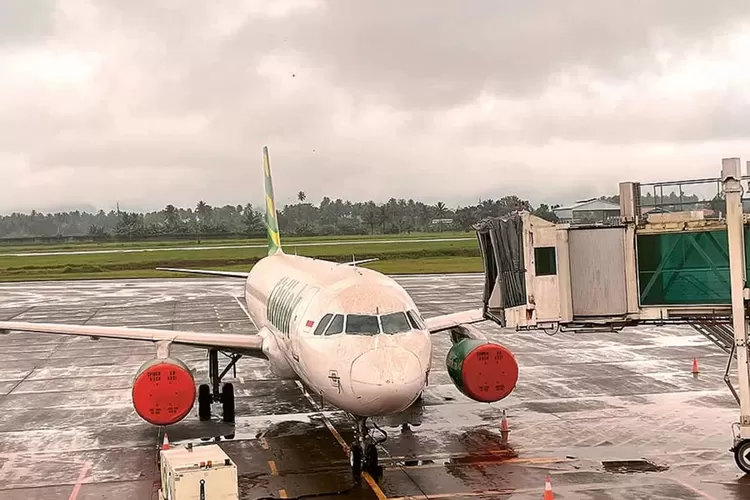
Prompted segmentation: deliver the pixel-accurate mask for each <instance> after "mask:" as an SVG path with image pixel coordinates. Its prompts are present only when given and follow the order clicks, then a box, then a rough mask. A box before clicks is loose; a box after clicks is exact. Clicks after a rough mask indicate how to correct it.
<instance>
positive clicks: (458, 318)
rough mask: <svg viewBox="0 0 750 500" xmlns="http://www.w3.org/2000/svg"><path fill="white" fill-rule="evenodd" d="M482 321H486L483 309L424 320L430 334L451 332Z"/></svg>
mask: <svg viewBox="0 0 750 500" xmlns="http://www.w3.org/2000/svg"><path fill="white" fill-rule="evenodd" d="M482 321H486V318H485V317H484V314H483V311H482V309H470V310H467V311H459V312H455V313H451V314H443V315H442V316H433V317H432V318H425V320H424V322H425V324H426V325H427V329H428V330H430V333H438V332H442V331H445V330H450V329H451V328H454V327H456V326H458V325H466V324H470V323H480V322H482Z"/></svg>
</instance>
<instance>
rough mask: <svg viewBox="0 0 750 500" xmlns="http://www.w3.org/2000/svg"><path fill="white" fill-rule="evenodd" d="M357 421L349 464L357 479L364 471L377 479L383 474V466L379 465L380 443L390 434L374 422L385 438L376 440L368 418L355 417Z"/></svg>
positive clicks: (357, 479) (356, 479)
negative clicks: (368, 423)
mask: <svg viewBox="0 0 750 500" xmlns="http://www.w3.org/2000/svg"><path fill="white" fill-rule="evenodd" d="M353 418H354V421H355V422H356V426H355V428H354V442H353V443H352V444H351V445H350V446H349V465H350V466H351V468H352V475H353V476H354V480H355V481H359V480H360V479H361V477H362V473H363V472H367V473H368V474H370V476H372V478H373V479H374V480H375V481H379V480H380V478H381V477H382V476H383V467H381V466H380V465H378V447H377V446H378V444H380V443H382V442H384V441H385V440H386V439H387V438H388V435H387V434H386V433H385V431H384V430H382V429H381V428H380V427H378V426H377V425H376V424H375V423H374V422H373V426H374V427H375V428H376V429H377V430H378V431H380V432H381V433H383V438H382V439H380V440H375V438H373V437H372V435H371V433H370V430H369V429H368V428H367V418H364V417H353Z"/></svg>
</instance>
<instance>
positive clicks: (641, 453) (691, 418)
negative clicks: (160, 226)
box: [0, 275, 750, 500]
mask: <svg viewBox="0 0 750 500" xmlns="http://www.w3.org/2000/svg"><path fill="white" fill-rule="evenodd" d="M397 280H398V281H400V282H401V283H402V284H403V285H404V287H405V288H406V289H407V291H409V292H410V293H411V294H412V296H413V297H414V299H415V301H416V303H417V304H418V306H419V307H420V310H421V312H422V314H423V315H424V316H425V317H429V316H433V315H437V314H445V313H450V312H454V311H457V310H461V309H465V308H474V307H478V306H479V305H480V304H481V293H482V276H481V275H451V276H404V277H398V278H397ZM241 293H242V282H241V281H239V282H238V281H237V280H223V279H212V278H208V279H185V278H179V279H172V280H162V279H150V280H120V281H71V282H33V283H5V284H0V319H2V320H9V319H15V320H19V321H37V322H42V321H45V322H64V323H74V324H82V323H88V324H98V325H124V326H132V327H135V326H144V327H145V326H150V327H157V328H165V329H173V328H179V329H189V330H194V331H206V332H209V331H210V332H217V331H220V332H232V333H254V332H255V328H254V327H253V325H252V324H251V322H250V321H249V320H248V319H247V317H246V316H245V314H244V313H243V311H242V309H241V308H240V305H239V304H238V303H237V301H236V300H235V298H234V297H235V296H239V295H241ZM479 328H480V329H481V330H482V331H483V332H484V333H485V334H487V335H488V336H489V337H490V338H491V339H493V340H496V341H498V342H501V343H503V344H504V345H505V346H507V347H508V348H510V349H511V350H512V351H513V352H514V353H515V355H516V358H517V359H518V362H519V365H520V367H521V373H520V378H519V384H518V387H517V388H516V391H515V392H514V394H513V395H512V396H511V397H509V398H507V399H506V400H503V401H501V402H499V403H496V404H492V405H487V404H479V403H475V402H473V401H471V400H469V399H467V398H466V397H464V396H463V395H461V394H460V393H459V392H458V390H457V389H456V388H455V387H454V386H453V385H452V383H451V381H450V379H449V377H448V375H447V373H446V369H445V355H446V354H447V352H448V348H449V345H450V341H449V340H448V339H447V338H446V336H444V335H440V334H437V335H435V336H434V337H433V343H434V347H433V367H432V373H431V376H430V386H429V387H428V389H427V391H426V392H425V396H424V400H423V403H422V405H420V406H418V407H416V408H413V409H412V410H411V411H410V412H409V414H408V415H407V417H408V418H409V419H411V420H412V421H414V422H415V423H421V425H418V426H413V427H412V428H411V431H406V432H402V430H401V429H400V428H398V427H385V430H386V431H387V433H388V440H387V441H386V442H385V443H384V444H383V446H382V449H381V450H380V456H381V461H382V464H383V465H384V466H385V472H384V477H383V480H382V481H381V483H380V485H375V486H373V485H370V484H368V483H366V482H363V483H362V484H361V485H359V486H356V487H354V488H353V489H350V490H348V491H346V492H345V493H343V494H340V495H329V496H321V497H318V498H331V499H379V500H383V499H407V498H409V499H411V498H414V499H427V498H429V499H447V498H451V499H462V498H465V499H481V498H485V499H490V498H493V499H498V498H501V499H514V500H515V499H539V498H541V497H542V491H543V489H544V483H545V477H546V476H547V475H549V476H550V477H551V481H552V486H553V490H554V493H555V498H556V499H574V498H581V499H590V500H596V499H598V500H605V499H607V500H629V499H641V498H648V499H656V500H658V499H665V500H666V499H670V500H672V499H678V498H679V499H688V500H692V499H695V500H698V499H708V500H712V499H717V500H718V499H740V498H750V480H748V479H747V478H744V477H743V476H742V475H741V473H740V472H739V470H738V469H737V468H736V466H735V464H734V461H733V458H732V456H731V454H730V453H729V452H728V451H727V450H728V448H729V446H730V445H731V437H732V435H731V430H730V426H731V424H732V422H735V421H736V420H737V419H738V416H739V410H738V407H737V405H736V403H735V401H734V399H733V398H732V396H731V394H730V393H729V391H728V389H727V388H726V386H725V385H724V383H723V381H722V375H723V371H724V368H725V365H726V361H727V359H726V355H725V354H724V353H723V352H722V351H720V350H719V349H718V348H717V347H715V346H714V345H713V344H712V343H711V342H710V341H708V340H706V339H705V338H704V337H702V336H700V335H699V334H697V333H696V332H694V331H693V330H691V329H689V328H687V327H675V326H669V327H659V328H656V327H653V328H639V329H627V330H624V331H622V332H619V333H586V334H574V333H565V334H563V333H559V334H557V335H555V336H548V335H546V334H545V333H542V332H531V333H518V332H514V331H510V330H502V329H500V328H499V327H497V326H496V325H494V324H492V323H487V324H481V325H480V326H479ZM153 352H154V349H153V347H152V346H151V345H150V344H148V343H137V342H125V341H110V340H98V341H93V340H89V339H87V338H75V337H64V336H52V335H42V334H20V333H11V334H10V335H6V336H0V498H2V499H3V500H21V499H23V500H36V499H40V500H41V499H45V500H48V499H62V500H87V499H94V498H106V499H108V500H119V499H128V500H132V499H138V500H140V499H144V500H150V499H152V498H156V496H155V491H156V488H158V482H159V476H158V472H157V466H156V458H157V453H158V451H157V449H158V446H159V444H160V443H161V437H162V436H161V434H160V432H159V430H158V429H157V428H155V427H152V426H151V425H149V424H147V423H145V422H143V421H141V420H140V419H139V418H138V416H137V415H136V414H135V411H134V410H133V408H132V405H131V401H130V387H131V382H132V378H133V376H134V374H135V373H136V371H137V369H138V368H139V366H140V365H141V364H142V363H144V362H145V361H146V360H148V359H149V358H150V357H152V356H153ZM173 352H174V353H175V354H176V355H177V356H178V357H179V358H180V359H182V360H183V361H185V362H186V363H187V364H188V366H190V367H191V368H196V369H197V374H196V381H197V382H198V383H202V382H205V380H206V379H207V357H206V352H205V351H202V350H199V349H194V348H185V347H177V348H174V350H173ZM694 357H696V358H697V359H698V361H699V366H700V374H699V375H698V376H697V377H694V376H693V375H692V374H691V367H692V360H693V358H694ZM222 363H223V362H222ZM226 380H228V381H232V382H233V383H234V384H235V391H236V405H237V410H236V413H237V419H236V425H235V426H230V425H228V424H223V423H221V422H220V421H219V419H218V418H216V419H215V421H213V422H200V421H198V418H197V407H196V408H194V409H193V412H192V414H191V416H188V417H187V418H186V419H185V420H184V421H183V422H181V423H180V424H178V425H176V426H174V427H171V428H169V429H168V433H169V438H170V441H171V443H172V445H173V446H176V445H181V444H183V443H187V442H194V443H200V442H202V441H205V440H219V442H220V444H221V446H222V447H223V448H224V450H225V451H226V452H227V454H228V455H229V456H231V457H232V458H233V459H234V461H235V462H236V463H237V464H238V468H239V474H240V493H241V498H242V499H247V500H251V499H256V498H258V497H262V496H273V497H276V498H284V497H287V498H293V497H295V496H297V495H303V494H313V493H324V492H335V491H337V490H347V489H349V488H351V487H352V482H351V474H350V471H349V465H348V459H347V456H346V454H345V453H344V451H343V449H342V446H341V444H340V443H339V441H338V438H339V437H340V438H341V439H342V440H343V441H344V442H345V443H347V442H350V441H351V439H352V426H351V425H350V423H349V421H348V420H347V419H346V418H345V417H344V415H342V414H341V412H338V411H336V410H335V409H333V408H329V407H325V408H322V409H321V408H320V407H319V406H318V403H317V402H316V401H315V400H314V399H312V398H308V397H307V396H306V395H305V394H303V392H302V390H301V389H300V387H299V386H298V384H296V383H295V382H291V381H279V380H275V379H274V377H273V376H272V374H271V373H270V371H269V370H268V369H267V368H266V366H265V363H264V362H263V361H262V360H255V359H249V358H243V359H242V360H241V361H240V362H239V363H238V367H237V377H236V379H234V378H228V379H226ZM321 410H322V411H321ZM502 410H506V412H507V416H508V422H509V425H510V431H511V432H510V439H509V446H503V445H502V443H501V442H500V422H501V414H502Z"/></svg>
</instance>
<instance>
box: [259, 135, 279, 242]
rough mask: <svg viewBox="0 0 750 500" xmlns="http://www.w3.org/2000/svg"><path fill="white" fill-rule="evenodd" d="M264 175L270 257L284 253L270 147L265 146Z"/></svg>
mask: <svg viewBox="0 0 750 500" xmlns="http://www.w3.org/2000/svg"><path fill="white" fill-rule="evenodd" d="M263 174H264V180H265V195H266V233H267V234H268V255H274V254H277V253H284V252H283V251H282V250H281V238H280V237H279V219H278V215H277V213H276V200H275V198H274V196H273V181H272V179H271V160H269V159H268V146H263Z"/></svg>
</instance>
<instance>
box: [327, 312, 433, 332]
mask: <svg viewBox="0 0 750 500" xmlns="http://www.w3.org/2000/svg"><path fill="white" fill-rule="evenodd" d="M424 328H425V324H424V322H423V321H421V318H420V316H419V314H417V312H416V311H414V310H409V311H403V312H402V311H399V312H395V313H389V314H382V315H379V316H374V315H371V314H347V315H343V314H333V313H328V314H326V315H325V316H323V317H322V318H321V319H320V322H319V323H318V326H317V327H316V328H315V331H314V332H313V334H314V335H335V334H337V333H343V332H346V333H347V334H351V335H377V334H379V333H385V334H389V335H392V334H396V333H405V332H408V331H410V330H423V329H424Z"/></svg>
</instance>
